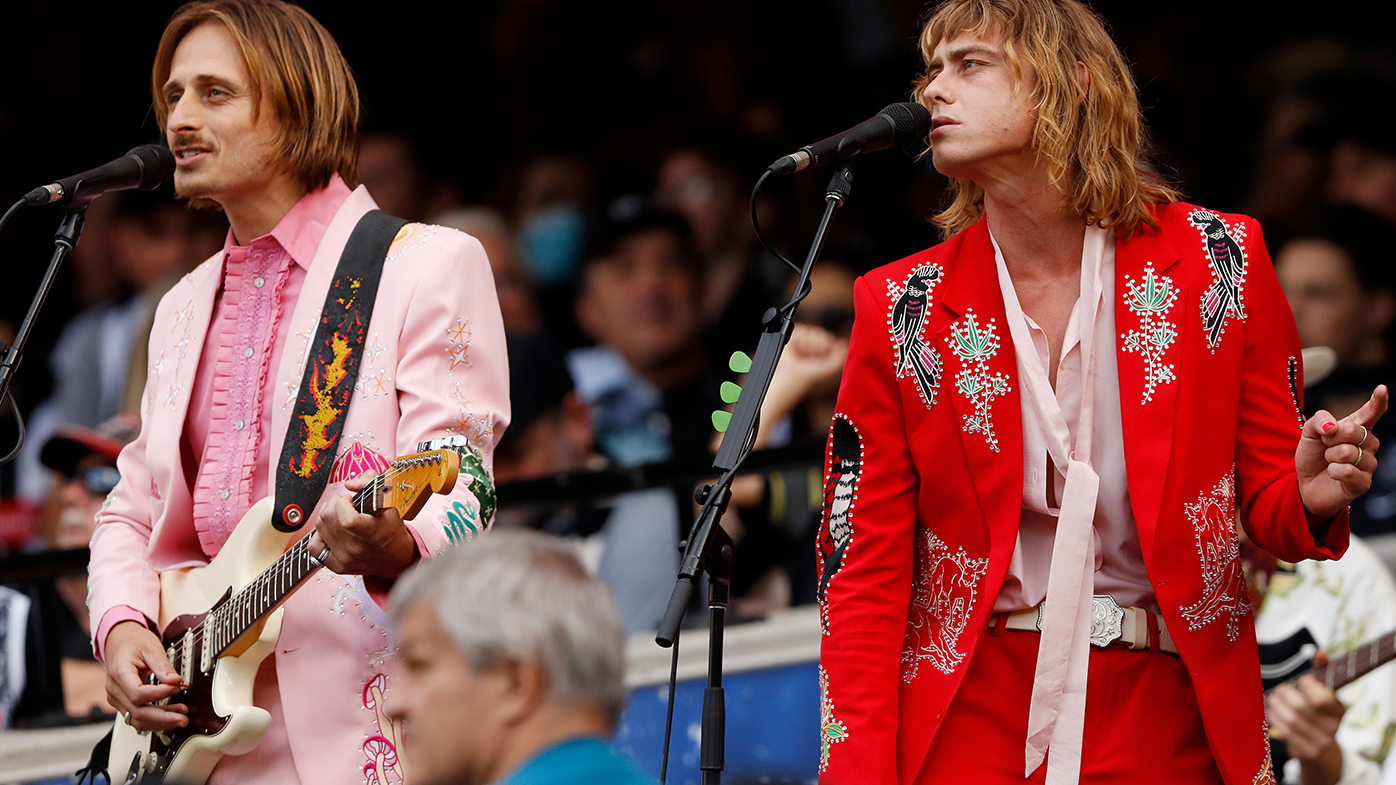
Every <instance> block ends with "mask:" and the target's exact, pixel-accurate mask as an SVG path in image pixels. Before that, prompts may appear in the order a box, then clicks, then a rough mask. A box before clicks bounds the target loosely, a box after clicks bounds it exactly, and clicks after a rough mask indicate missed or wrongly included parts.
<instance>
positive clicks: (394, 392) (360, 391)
mask: <svg viewBox="0 0 1396 785" xmlns="http://www.w3.org/2000/svg"><path fill="white" fill-rule="evenodd" d="M375 207H376V205H375V204H374V203H373V200H372V198H371V197H369V195H368V192H367V190H365V189H364V188H362V187H360V188H358V189H357V190H355V191H354V192H353V194H352V195H351V196H350V197H349V199H348V200H347V201H346V202H345V203H344V205H343V206H342V207H340V209H339V211H338V212H337V213H336V214H335V217H334V220H333V221H332V222H331V223H330V225H329V228H328V229H327V230H326V232H325V236H324V239H323V240H322V241H321V243H320V247H319V250H318V251H317V252H316V254H315V258H314V260H313V261H312V262H311V265H310V269H309V271H308V272H307V273H306V278H305V284H304V286H303V288H302V291H301V295H300V298H299V301H298V302H297V304H296V307H295V311H294V313H293V314H292V315H291V321H290V323H289V326H288V329H287V330H286V331H285V334H286V336H287V338H286V339H285V340H286V341H288V344H287V346H286V349H285V351H283V353H282V360H281V363H280V367H279V368H277V369H275V374H276V378H275V379H274V380H269V381H271V382H272V386H271V388H270V394H273V395H275V396H277V398H276V402H275V404H274V405H273V417H272V423H271V433H272V434H273V437H272V438H273V439H274V443H273V444H272V445H271V453H270V454H271V456H272V461H271V462H270V463H271V471H272V473H273V474H274V473H275V466H276V463H277V460H276V459H277V457H278V456H279V455H280V454H281V444H282V441H283V440H284V438H285V434H286V432H287V428H288V425H289V423H290V419H291V412H292V410H293V408H294V406H295V394H296V392H297V391H298V390H299V387H300V382H301V376H302V373H303V371H304V362H305V356H306V352H305V349H306V347H307V345H308V344H309V342H310V338H311V336H312V335H313V334H314V330H315V327H316V324H317V321H318V318H319V314H320V310H321V307H322V306H323V304H324V301H325V296H326V293H327V292H328V290H329V285H330V281H331V278H332V277H333V274H334V270H335V267H336V265H337V264H338V262H339V257H340V254H341V252H342V251H343V250H344V245H345V243H346V242H347V241H348V239H349V234H350V232H351V231H352V230H353V228H354V226H355V224H356V223H357V222H358V220H359V218H360V217H361V216H362V215H363V214H364V213H366V212H368V211H369V210H372V209H375ZM221 279H222V255H221V253H220V254H219V255H218V256H215V257H213V258H211V259H209V260H207V261H205V262H204V263H203V264H201V265H199V267H198V268H196V269H195V270H194V271H193V272H191V273H189V274H188V275H187V276H185V277H184V279H183V280H181V281H180V282H179V283H178V284H176V285H175V287H174V288H173V289H171V290H170V292H169V293H168V294H166V295H165V297H164V298H163V299H162V300H161V301H160V305H159V307H158V308H157V310H156V314H155V321H154V327H153V329H152V330H151V334H150V354H149V356H150V357H151V358H157V357H161V356H162V355H161V353H162V352H163V357H164V361H163V363H162V364H159V365H152V367H151V368H150V370H149V373H148V376H147V379H146V394H145V396H144V397H143V399H142V400H143V407H144V408H143V411H142V418H141V419H142V421H141V433H140V436H139V437H138V438H137V439H136V441H134V442H132V443H131V444H130V445H129V446H127V447H126V449H125V450H123V451H122V453H121V457H120V458H119V459H118V462H117V465H118V467H119V468H120V471H121V482H120V484H119V485H118V486H117V487H116V489H115V490H114V491H113V492H112V494H111V496H110V497H109V498H108V499H107V502H106V504H105V507H104V509H103V510H102V511H101V512H100V513H99V514H98V516H97V529H96V532H95V534H94V535H93V538H92V563H91V569H90V576H89V596H88V605H89V608H90V611H91V617H92V619H93V620H94V622H98V621H99V620H101V619H102V618H103V616H104V615H105V614H106V613H107V612H108V611H110V610H112V609H113V608H117V607H118V606H129V607H131V608H135V609H137V610H139V611H140V612H142V613H144V614H145V615H146V616H147V617H149V618H151V619H157V618H159V577H158V573H159V572H160V571H163V570H169V569H174V568H179V567H190V566H197V565H202V564H206V563H207V561H208V559H207V557H206V556H205V555H204V553H203V551H202V550H201V548H200V546H199V541H198V537H197V536H196V534H195V531H194V523H193V513H192V510H193V502H192V499H191V491H190V488H189V485H188V483H187V481H186V479H185V476H184V470H183V467H182V465H181V461H180V446H179V442H180V432H181V430H182V429H183V426H184V421H185V413H186V411H187V409H188V405H189V394H188V392H189V389H190V388H191V386H192V383H193V379H194V373H195V369H196V368H197V367H198V364H199V360H200V357H199V355H200V353H201V351H202V348H203V346H204V337H205V333H206V332H207V330H208V329H209V322H210V318H211V315H212V312H213V305H214V298H215V296H216V295H217V292H218V289H219V284H220V282H221ZM367 342H368V343H367V346H366V348H365V350H364V354H363V358H362V361H361V364H360V374H359V386H358V387H357V389H356V391H355V393H354V395H353V403H352V404H351V405H350V407H349V413H348V416H347V420H346V421H345V426H344V438H343V439H342V440H341V442H340V445H339V455H338V456H337V458H336V466H335V474H336V475H341V474H342V472H341V469H343V470H344V471H347V472H348V474H347V475H344V476H353V475H354V474H357V471H350V470H351V469H353V468H354V467H356V466H362V465H364V464H365V463H368V464H372V463H374V462H376V460H377V458H375V457H374V456H375V455H376V456H378V457H380V458H383V459H389V460H390V459H392V458H394V457H396V456H398V455H402V454H407V453H411V452H414V451H415V449H416V445H417V443H418V442H419V441H421V440H424V439H432V438H438V437H444V436H450V435H456V434H464V435H465V436H467V437H469V438H470V440H471V443H472V444H474V445H475V446H477V447H478V448H479V449H480V450H481V451H482V452H483V453H484V456H485V457H484V462H485V466H486V469H487V470H489V469H490V464H491V456H492V454H493V449H494V445H495V443H496V442H497V441H498V439H499V436H500V434H502V433H503V431H504V428H505V426H506V425H507V424H508V420H509V384H508V363H507V357H506V352H505V344H504V324H503V321H502V320H501V318H500V313H499V303H498V300H497V299H496V296H495V290H494V278H493V276H492V274H491V271H490V265H489V260H488V259H486V257H485V252H484V250H483V249H482V248H481V246H480V243H479V242H478V241H476V240H475V239H474V238H473V237H470V236H468V235H465V234H462V233H460V232H457V231H455V230H452V229H445V228H441V227H436V226H426V225H423V224H409V225H408V227H407V228H406V229H405V230H404V233H403V234H400V235H399V236H398V239H397V240H396V241H395V242H394V243H393V245H392V247H391V248H390V249H389V251H388V255H387V261H386V262H385V264H384V270H383V277H382V282H381V284H380V286H379V290H378V298H377V302H376V304H375V306H374V310H373V317H372V320H371V321H370V322H369V327H368V332H367ZM346 464H347V465H346ZM332 479H333V478H332ZM274 486H275V482H274V476H273V477H272V478H269V480H268V487H274ZM343 493H344V491H343V488H342V485H341V484H340V483H333V484H331V485H330V486H329V488H327V489H326V492H325V498H329V497H331V496H332V495H342V494H343ZM254 501H255V500H254ZM321 503H322V504H323V503H324V500H323V499H322V501H321ZM317 511H318V508H317ZM479 514H480V506H479V501H478V499H477V498H476V496H475V495H474V494H473V493H472V491H471V482H470V481H469V479H468V477H467V476H466V474H465V472H464V471H462V473H461V477H460V480H458V481H457V483H456V486H455V489H454V490H453V491H452V493H451V494H450V495H449V496H435V497H433V498H432V499H431V500H430V501H428V502H427V504H426V507H425V508H424V509H423V510H422V511H421V513H420V514H418V516H417V517H416V519H415V520H413V521H411V522H409V523H408V524H407V525H408V527H409V529H410V531H411V532H412V534H413V536H414V537H415V538H416V540H417V542H418V548H419V549H420V550H421V552H422V553H423V554H424V555H428V556H429V555H432V554H436V553H440V552H441V551H442V550H443V549H445V548H446V547H447V546H448V545H450V544H452V543H456V542H459V541H462V540H465V539H469V538H470V537H473V536H474V534H475V533H476V532H477V531H479V530H481V529H482V528H483V526H482V525H481V524H480V521H479ZM307 531H308V529H307ZM380 596H381V595H380ZM284 607H285V617H284V621H283V624H282V631H281V638H280V641H279V643H278V645H277V647H276V651H275V654H274V655H273V658H272V659H273V661H274V662H275V667H276V676H277V680H278V681H279V684H280V693H281V704H282V707H283V710H284V713H285V722H286V729H287V735H288V736H289V739H290V745H291V752H292V756H293V757H294V761H295V768H296V772H297V774H298V775H299V779H300V781H301V782H302V783H306V784H307V785H310V784H311V783H349V782H363V781H365V777H366V775H365V765H366V764H375V766H376V768H377V769H379V770H381V769H382V768H383V765H384V761H385V760H387V761H389V764H390V765H388V767H387V768H388V769H397V774H398V777H397V778H396V781H398V782H400V781H401V764H400V763H399V762H397V759H398V756H397V754H396V753H397V751H396V747H397V746H398V745H399V744H400V741H401V734H400V729H398V728H394V727H392V726H391V724H390V723H389V721H388V719H387V718H386V716H385V715H384V714H383V712H382V709H383V700H382V698H383V693H384V692H386V691H387V690H388V689H389V688H390V685H391V681H392V674H391V673H385V668H386V667H387V666H388V665H389V663H390V661H391V659H392V657H393V652H394V642H393V636H392V631H391V630H390V629H389V628H388V627H387V625H386V623H385V622H386V615H385V611H384V609H383V608H382V607H381V606H380V605H379V603H378V602H376V601H375V600H374V599H373V598H372V597H370V594H369V592H368V591H367V590H366V588H365V586H364V581H363V579H362V578H360V577H358V576H340V575H336V574H333V573H330V572H328V571H321V572H320V573H318V574H317V575H316V576H315V577H313V578H311V579H310V581H309V582H307V583H306V585H304V586H302V587H301V589H300V590H299V591H298V592H297V593H296V594H295V595H293V596H292V597H291V599H290V600H289V601H288V602H287V603H286V605H285V606H284ZM118 612H119V611H118ZM97 626H98V624H94V627H97ZM387 750H391V751H390V752H387V753H386V754H385V751H387ZM253 754H255V753H253ZM383 773H384V774H388V772H387V771H383ZM374 778H377V774H375V775H374ZM385 779H392V777H391V775H389V776H388V777H385ZM381 785H388V783H387V782H383V783H382V784H381Z"/></svg>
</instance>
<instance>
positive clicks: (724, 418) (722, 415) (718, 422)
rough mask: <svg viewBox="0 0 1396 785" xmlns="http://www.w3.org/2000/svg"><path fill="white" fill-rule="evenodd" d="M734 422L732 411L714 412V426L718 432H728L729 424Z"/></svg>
mask: <svg viewBox="0 0 1396 785" xmlns="http://www.w3.org/2000/svg"><path fill="white" fill-rule="evenodd" d="M731 422H732V413H731V412H724V411H716V412H713V427H714V428H716V429H717V432H718V433H727V426H728V425H729V424H730V423H731Z"/></svg>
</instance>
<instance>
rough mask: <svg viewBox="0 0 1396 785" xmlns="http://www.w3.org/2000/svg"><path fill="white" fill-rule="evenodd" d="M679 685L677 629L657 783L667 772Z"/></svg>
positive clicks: (670, 665) (660, 784) (660, 782)
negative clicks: (676, 693) (676, 694)
mask: <svg viewBox="0 0 1396 785" xmlns="http://www.w3.org/2000/svg"><path fill="white" fill-rule="evenodd" d="M678 687H679V630H674V655H673V659H672V661H671V662H670V663H669V707H668V711H667V712H666V713H665V715H664V754H663V755H662V756H661V757H660V759H659V785H664V777H665V776H667V775H668V773H669V737H670V736H672V735H673V734H674V703H675V702H676V698H675V690H677V689H678Z"/></svg>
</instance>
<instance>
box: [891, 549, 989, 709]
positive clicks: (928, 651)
mask: <svg viewBox="0 0 1396 785" xmlns="http://www.w3.org/2000/svg"><path fill="white" fill-rule="evenodd" d="M913 559H914V564H915V570H916V575H915V577H914V578H913V579H912V592H911V609H910V610H911V613H910V614H909V617H908V619H907V629H906V640H905V642H904V644H903V647H902V680H903V681H905V682H907V683H908V684H909V683H911V681H912V679H915V678H916V673H917V669H918V666H919V665H920V663H921V661H922V660H926V661H929V662H930V663H931V665H932V666H933V667H934V668H935V669H936V670H938V671H940V672H942V673H953V672H954V670H955V668H956V666H958V665H959V664H960V662H961V661H963V660H964V658H965V654H964V652H962V651H960V636H961V634H963V633H964V631H965V627H966V626H967V625H968V624H969V619H970V614H971V613H973V612H974V604H975V601H976V600H977V599H978V595H979V580H980V579H981V578H983V577H984V573H985V571H986V570H988V567H989V560H988V559H987V558H985V559H973V558H970V556H969V554H968V553H967V552H966V551H965V549H964V548H963V547H962V548H959V549H958V550H957V551H956V552H955V553H953V554H952V553H951V552H950V548H949V546H947V545H946V544H945V543H944V542H943V541H942V540H941V539H940V538H939V537H937V536H936V535H935V532H932V531H931V530H929V529H922V530H921V531H919V532H918V536H917V538H916V546H915V554H914V556H913Z"/></svg>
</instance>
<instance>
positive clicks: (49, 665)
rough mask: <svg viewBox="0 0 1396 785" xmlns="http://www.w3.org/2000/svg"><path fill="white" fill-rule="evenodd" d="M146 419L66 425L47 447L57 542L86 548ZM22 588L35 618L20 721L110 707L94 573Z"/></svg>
mask: <svg viewBox="0 0 1396 785" xmlns="http://www.w3.org/2000/svg"><path fill="white" fill-rule="evenodd" d="M140 425H141V423H140V417H139V416H138V415H135V414H120V415H117V416H116V417H113V418H111V419H110V420H107V421H106V422H104V423H102V424H101V425H100V426H98V427H97V428H96V429H95V430H92V429H88V428H83V427H80V426H71V425H70V426H64V427H63V428H60V429H59V430H58V432H57V433H56V434H55V435H54V436H53V437H51V438H50V439H48V441H46V442H45V443H44V445H43V449H42V450H40V452H39V458H40V460H41V461H42V462H43V465H44V466H45V467H47V468H48V469H49V470H50V471H51V472H52V474H53V494H52V495H53V504H52V505H51V507H52V515H51V517H50V519H49V521H48V523H47V525H46V526H45V527H44V540H45V544H46V545H47V546H48V547H50V548H55V549H68V548H86V547H87V544H88V542H89V541H90V540H91V539H92V530H93V528H94V526H95V524H94V521H93V518H94V517H95V516H96V514H97V511H98V510H99V509H101V506H102V502H103V501H104V500H105V499H106V497H107V494H108V493H110V492H111V489H112V488H114V487H116V483H117V481H118V480H119V479H120V475H119V474H118V473H117V470H116V457H117V455H118V454H120V452H121V448H122V447H124V446H126V445H127V444H129V443H130V442H132V441H134V440H135V438H136V435H137V434H138V433H139V432H140ZM17 588H20V589H21V590H22V591H23V592H24V593H25V595H26V596H27V597H28V599H29V600H30V601H31V603H32V604H31V610H30V614H29V619H28V624H27V631H28V635H27V644H26V649H27V651H26V656H25V671H26V677H27V678H26V684H25V690H24V695H23V697H22V698H21V699H20V703H19V705H18V706H17V707H16V709H15V718H16V720H17V721H19V722H23V723H31V724H45V723H47V722H50V721H51V720H52V718H54V717H62V716H63V715H65V714H66V715H67V716H70V717H85V716H87V715H89V714H90V713H92V712H94V711H97V712H102V713H110V709H109V708H108V706H107V699H106V670H105V669H104V668H103V667H102V665H101V664H100V663H98V662H97V661H96V659H95V658H94V657H93V656H92V644H91V642H90V641H91V634H90V622H89V619H88V615H87V578H86V576H82V575H77V576H70V577H65V578H58V579H56V580H54V581H32V582H29V583H27V584H25V585H24V586H21V587H17Z"/></svg>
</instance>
